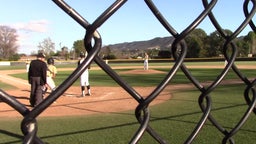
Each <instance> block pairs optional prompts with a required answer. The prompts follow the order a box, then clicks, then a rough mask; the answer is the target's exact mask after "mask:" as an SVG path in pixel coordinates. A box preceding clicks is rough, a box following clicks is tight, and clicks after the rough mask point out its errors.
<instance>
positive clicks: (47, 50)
mask: <svg viewBox="0 0 256 144" xmlns="http://www.w3.org/2000/svg"><path fill="white" fill-rule="evenodd" d="M37 47H38V48H39V52H43V53H44V54H46V55H47V56H50V55H51V54H53V53H54V51H55V43H54V42H52V40H51V39H50V38H49V37H48V38H46V39H44V40H43V41H42V42H40V43H39V44H38V46H37Z"/></svg>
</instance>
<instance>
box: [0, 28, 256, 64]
mask: <svg viewBox="0 0 256 144" xmlns="http://www.w3.org/2000/svg"><path fill="white" fill-rule="evenodd" d="M224 31H225V32H226V34H227V35H230V34H231V33H232V32H231V31H230V30H224ZM17 41H18V34H17V30H16V29H14V28H11V27H9V26H0V60H18V59H19V58H20V56H21V55H24V54H18V48H19V45H18V43H17ZM185 41H186V44H187V47H188V51H187V55H186V57H187V58H205V57H221V56H222V55H223V45H224V42H225V39H224V38H223V37H221V35H220V34H219V32H218V31H214V32H212V33H210V34H209V35H207V34H206V32H205V31H204V30H202V29H200V28H198V29H195V30H194V31H192V32H191V33H190V34H189V35H188V36H187V37H185ZM233 42H234V43H235V45H236V46H237V47H238V57H248V56H252V57H255V56H256V34H255V32H252V31H251V32H249V33H248V34H247V35H246V36H240V37H237V38H235V40H234V41H233ZM59 46H60V50H58V51H55V47H56V46H55V43H54V42H53V41H52V40H51V39H50V38H45V39H44V40H42V42H39V43H38V46H37V48H38V51H37V52H31V55H34V54H37V53H38V52H44V53H45V54H46V55H47V56H48V57H52V56H54V57H57V58H61V59H66V60H67V59H76V58H77V56H79V53H80V52H84V51H85V48H84V44H83V40H76V41H74V43H73V47H72V48H70V49H69V48H68V47H66V46H62V47H61V43H60V44H59ZM106 47H107V46H106ZM140 52H141V53H144V52H147V53H148V54H149V56H151V57H155V56H156V55H157V56H158V57H161V56H163V57H166V56H169V57H171V53H170V48H161V49H159V50H157V51H156V50H154V51H152V50H145V51H143V52H142V51H140ZM99 55H101V56H102V57H108V58H118V56H116V55H115V53H113V52H111V49H109V48H108V47H107V49H106V48H105V50H102V51H101V52H100V53H99ZM137 55H138V56H143V55H141V54H137Z"/></svg>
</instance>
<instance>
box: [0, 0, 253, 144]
mask: <svg viewBox="0 0 256 144" xmlns="http://www.w3.org/2000/svg"><path fill="white" fill-rule="evenodd" d="M53 2H54V3H55V4H56V5H57V6H59V8H61V9H62V10H63V11H64V12H66V13H67V14H68V15H69V16H70V17H72V18H73V19H74V20H75V21H76V22H77V23H79V24H80V26H82V27H83V28H84V29H85V30H86V34H85V37H84V45H85V47H86V50H87V51H88V56H87V58H86V60H85V61H84V62H83V63H82V65H80V66H79V67H78V68H77V69H76V70H75V71H74V72H73V73H72V74H71V75H70V76H69V77H68V78H67V79H66V80H65V81H64V82H63V83H62V84H61V85H60V86H59V87H58V88H57V89H56V91H54V92H53V93H51V94H50V95H49V97H47V98H46V99H45V100H44V101H43V102H42V103H40V104H39V105H38V106H36V107H35V108H34V109H32V110H29V109H28V108H27V107H26V106H25V105H23V104H22V103H20V102H19V101H17V100H16V99H15V98H13V97H12V96H10V95H8V94H7V93H6V92H4V91H2V90H1V91H0V98H1V100H2V101H3V102H5V103H6V104H8V105H9V106H11V107H12V108H13V109H15V110H16V111H17V112H19V113H20V114H21V115H22V116H23V117H24V119H23V120H22V122H21V129H22V132H23V134H24V139H23V143H24V144H32V143H37V144H42V143H44V142H43V141H42V140H41V139H40V138H38V137H37V121H36V118H38V117H39V116H40V114H41V113H42V112H43V111H45V110H46V109H47V108H48V107H49V106H50V105H51V104H52V103H53V102H54V101H56V100H57V99H58V98H59V97H60V96H61V95H62V94H63V93H64V92H65V91H66V90H67V89H68V88H69V87H70V86H71V85H72V84H73V83H74V82H75V81H76V80H77V79H78V78H79V76H80V75H81V73H82V72H83V70H84V69H86V68H87V67H88V66H89V65H90V64H91V63H92V61H94V62H95V63H96V64H97V65H98V66H99V67H101V68H102V70H103V71H105V72H106V73H107V74H108V75H109V76H110V77H111V78H112V79H113V80H115V81H116V82H117V83H118V84H119V85H120V87H122V88H123V89H124V90H126V91H127V92H128V93H129V94H130V96H131V97H133V98H134V99H135V100H136V101H137V102H138V106H137V107H136V109H135V116H136V118H137V120H138V123H139V124H140V127H139V128H138V129H137V131H136V132H135V134H134V136H133V137H132V138H131V140H130V143H138V141H139V140H140V139H141V138H142V137H143V133H144V132H148V133H149V134H150V135H151V136H152V137H153V138H154V139H155V141H157V142H159V143H168V142H166V141H165V140H164V139H163V138H161V137H160V135H159V134H158V132H157V131H155V130H154V129H153V128H152V127H150V125H149V122H150V113H149V105H150V103H151V102H152V101H154V100H155V99H156V98H157V97H158V95H159V94H160V92H162V91H163V90H164V89H165V87H166V86H167V85H168V84H169V82H171V80H172V79H173V78H174V77H175V73H176V72H177V71H178V69H181V70H182V72H183V73H184V74H185V75H186V77H187V79H188V80H189V81H191V83H192V84H193V85H194V86H195V87H196V88H197V90H198V91H199V92H200V96H199V97H198V104H199V107H200V108H201V111H202V117H201V119H200V121H199V122H198V123H197V124H196V126H195V128H194V130H193V131H192V133H191V134H190V135H189V136H188V138H186V141H185V142H184V143H192V142H193V140H194V139H195V137H196V136H197V135H198V133H199V131H200V130H201V129H202V127H203V126H204V124H205V122H206V121H207V120H209V121H210V122H211V123H212V124H213V125H214V126H215V127H216V128H217V129H218V130H219V132H220V133H222V134H223V135H224V138H223V141H222V143H227V142H229V143H235V142H234V140H233V139H232V136H233V135H235V133H237V132H238V131H239V129H240V128H241V127H242V126H243V124H244V123H245V122H246V121H247V119H248V117H249V116H250V115H251V114H253V113H254V114H255V113H256V108H255V104H256V96H255V88H254V85H255V83H256V81H255V80H249V79H248V78H247V77H246V76H245V75H243V73H242V72H240V70H239V69H238V68H237V66H236V64H235V59H236V57H237V51H238V49H239V47H237V46H236V45H235V43H234V39H235V38H237V36H238V35H239V34H240V33H241V31H243V29H244V28H245V27H246V26H250V28H251V29H252V30H253V31H254V32H255V30H256V28H255V25H254V22H253V20H252V18H253V16H254V14H255V11H256V8H255V3H256V0H244V3H243V9H244V11H243V13H244V16H245V19H244V21H243V22H242V23H241V25H240V26H239V27H238V28H237V29H236V30H235V31H234V32H232V33H231V34H229V35H228V34H226V33H225V31H224V30H223V28H222V27H221V25H220V24H219V23H218V21H217V20H216V18H215V15H214V13H213V12H212V9H213V8H214V7H215V5H216V3H217V0H211V1H208V0H202V5H203V6H204V10H203V11H202V12H201V14H200V15H198V17H197V18H196V19H195V20H194V21H192V22H191V24H190V25H189V26H188V27H187V28H185V29H184V30H183V31H182V32H181V33H178V32H177V31H176V30H175V29H174V28H173V27H172V24H170V23H168V21H167V20H166V19H165V17H164V16H163V15H162V14H161V11H160V10H158V8H157V7H156V6H155V4H154V2H153V1H151V0H145V3H146V5H147V6H148V8H149V9H150V10H151V11H152V13H153V14H154V16H155V17H156V19H157V20H158V21H159V22H160V23H161V24H162V26H163V27H164V28H165V29H166V30H167V31H168V32H169V33H170V36H173V37H174V42H173V44H172V46H171V51H172V53H173V57H174V60H175V63H174V65H173V66H172V67H171V69H170V71H169V72H168V74H167V75H166V76H165V78H164V79H163V80H162V81H161V83H159V84H158V86H157V87H156V88H155V89H154V90H153V91H152V93H151V94H150V95H149V96H148V97H146V98H143V97H142V96H141V95H140V94H139V93H138V92H137V91H136V90H134V89H133V87H131V86H130V85H128V84H127V83H126V82H125V81H123V80H122V79H121V77H120V76H119V75H118V74H117V73H116V72H115V71H114V70H113V69H111V67H110V66H109V65H107V64H106V63H105V62H104V61H103V60H102V59H101V58H100V57H99V56H98V53H99V51H100V49H101V47H102V39H101V36H100V33H99V32H98V31H97V29H98V28H99V27H100V26H102V25H103V24H104V23H105V22H106V21H107V20H108V18H110V17H111V16H112V15H113V14H115V12H117V11H118V10H119V9H120V8H122V6H123V5H124V4H125V3H126V2H127V0H117V1H115V2H114V3H113V4H112V5H110V6H109V7H108V8H107V9H106V10H105V11H104V12H102V14H101V15H100V16H99V17H98V18H97V19H96V20H95V21H94V22H93V23H89V22H88V21H87V20H86V19H85V18H83V17H82V16H81V15H80V14H79V13H77V12H76V11H75V10H74V9H73V8H72V7H70V6H69V5H68V4H67V3H66V2H65V1H62V0H53ZM170 3H171V2H170ZM230 3H231V4H232V1H230ZM207 17H208V18H209V19H210V21H211V23H212V24H213V25H214V27H215V29H216V30H217V31H218V32H219V34H220V36H221V37H222V38H223V39H224V40H225V41H224V45H223V55H224V58H225V60H226V61H227V64H226V65H225V67H224V69H223V70H222V72H221V73H220V74H219V75H218V77H217V78H216V79H215V80H214V81H213V82H212V83H211V84H210V85H209V86H208V87H205V86H204V85H203V84H202V83H200V82H199V81H198V80H197V79H196V78H195V77H193V75H192V74H191V73H190V71H189V69H188V68H187V67H186V65H185V64H184V59H185V56H186V54H187V49H188V47H187V45H186V41H185V40H184V38H185V37H186V36H188V35H189V34H190V33H191V31H193V30H194V29H195V28H197V26H198V25H199V24H200V23H201V22H202V21H203V20H204V19H206V18H207ZM228 47H229V48H228ZM230 47H231V48H230ZM231 69H232V70H233V71H234V72H235V73H236V75H237V76H238V77H239V78H240V80H241V82H243V83H244V85H245V86H246V89H245V93H244V97H245V100H246V103H247V104H248V109H247V111H246V112H245V113H244V114H243V117H242V118H241V120H240V121H239V122H238V123H237V124H236V126H235V127H234V128H233V129H232V130H231V131H228V130H226V129H225V128H224V127H222V126H221V125H220V124H219V123H218V122H217V121H216V120H215V119H214V117H213V116H212V115H211V109H212V107H211V106H212V101H211V96H210V94H211V93H212V92H213V91H214V89H215V88H216V87H217V86H218V85H219V84H220V83H221V81H222V80H223V78H224V77H225V76H226V75H227V73H228V71H229V70H231ZM250 92H251V93H250Z"/></svg>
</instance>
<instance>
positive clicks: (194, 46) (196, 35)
mask: <svg viewBox="0 0 256 144" xmlns="http://www.w3.org/2000/svg"><path fill="white" fill-rule="evenodd" d="M206 37H207V34H206V33H205V31H204V30H202V29H195V30H193V31H192V32H191V34H189V35H188V36H187V37H186V38H185V41H186V42H187V46H188V52H187V56H186V57H188V58H198V57H202V52H203V51H202V52H201V50H202V49H203V47H204V41H205V39H206Z"/></svg>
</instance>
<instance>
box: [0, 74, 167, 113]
mask: <svg viewBox="0 0 256 144" xmlns="http://www.w3.org/2000/svg"><path fill="white" fill-rule="evenodd" d="M59 70H60V71H61V69H59ZM62 70H67V69H62ZM24 72H25V70H12V71H5V70H2V71H1V74H0V78H1V81H2V82H5V83H8V84H10V85H13V86H15V87H17V89H15V90H7V91H6V92H7V93H8V94H9V95H11V96H13V97H15V98H16V99H17V100H18V101H20V102H21V103H22V104H24V105H25V106H26V107H27V108H29V109H30V110H31V109H32V107H30V105H29V95H30V85H29V84H28V81H27V80H23V79H19V78H14V77H12V76H10V75H9V74H14V73H24ZM152 72H153V73H155V72H156V71H153V70H152ZM147 73H150V71H148V72H147ZM134 89H135V90H136V91H137V92H138V93H140V95H141V96H143V97H146V96H148V95H149V94H150V92H151V91H153V89H154V87H146V88H145V87H136V88H134ZM91 92H92V95H91V96H86V97H81V89H80V87H79V86H71V87H70V88H69V89H67V91H66V92H65V93H64V94H63V95H62V96H60V97H59V98H58V99H57V101H55V102H54V103H53V104H52V105H50V106H49V107H48V108H47V109H46V110H45V111H44V112H43V113H41V114H40V117H41V116H69V115H88V114H96V113H112V112H117V111H124V110H134V109H135V108H136V106H137V105H138V102H137V101H136V100H135V99H134V98H133V97H132V96H130V95H129V94H128V93H127V92H126V91H125V90H124V89H122V88H121V87H93V86H92V87H91ZM48 95H49V93H47V94H46V96H48ZM170 98H171V95H170V93H167V92H162V93H161V95H160V96H159V97H157V98H156V99H155V100H154V101H153V102H152V103H151V104H150V105H155V104H159V103H162V102H164V101H166V100H169V99H170ZM0 107H1V109H0V117H19V116H21V115H20V114H19V113H18V112H17V111H15V110H14V109H13V108H12V107H10V106H9V105H7V104H6V103H3V102H1V103H0Z"/></svg>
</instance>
